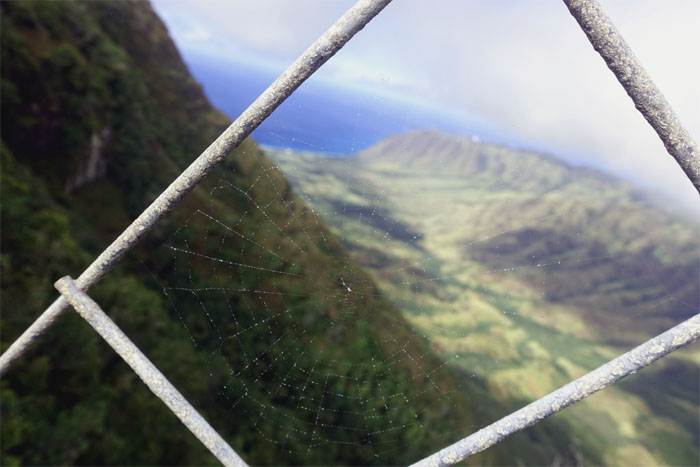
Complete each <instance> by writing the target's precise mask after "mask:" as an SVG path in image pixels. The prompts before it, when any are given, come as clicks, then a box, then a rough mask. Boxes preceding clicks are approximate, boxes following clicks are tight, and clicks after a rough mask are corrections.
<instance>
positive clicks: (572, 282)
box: [266, 131, 700, 465]
mask: <svg viewBox="0 0 700 467" xmlns="http://www.w3.org/2000/svg"><path fill="white" fill-rule="evenodd" d="M266 152H267V153H268V155H269V156H271V157H272V158H273V159H274V160H275V161H276V162H277V163H278V164H279V166H280V168H281V169H282V171H283V172H284V173H285V174H287V176H288V178H289V179H290V181H291V182H292V184H293V186H294V187H295V188H296V189H297V191H298V192H299V193H300V194H301V196H302V197H303V198H304V199H305V200H306V201H307V202H308V203H310V204H311V205H312V206H313V207H314V209H316V210H317V211H318V212H319V214H320V215H321V217H322V218H323V219H324V220H325V221H326V222H327V223H328V224H329V225H330V226H331V227H332V230H333V231H334V232H335V233H336V234H337V235H339V236H341V238H342V241H343V243H344V244H345V245H346V247H347V248H348V249H349V250H350V252H351V253H352V256H353V257H354V258H355V259H356V260H357V261H358V262H359V263H360V264H363V265H364V266H366V267H367V268H368V269H369V270H370V272H371V275H372V277H373V278H374V279H375V280H376V281H377V284H378V286H379V289H380V290H381V291H382V292H383V293H385V294H386V295H387V297H389V298H390V299H391V300H392V301H393V302H394V303H395V304H396V305H397V306H398V307H399V308H400V309H401V311H402V312H403V314H404V316H406V318H407V319H408V320H409V321H410V322H411V323H412V324H413V325H414V326H416V328H417V329H419V330H420V331H422V332H423V333H425V335H426V336H428V337H429V338H430V339H431V342H432V346H433V348H434V349H435V350H436V351H438V352H439V353H440V354H441V355H443V358H445V360H446V361H448V362H449V364H450V365H452V366H454V367H456V368H461V369H462V370H463V371H465V372H466V373H468V374H472V375H474V377H479V378H484V379H485V380H486V382H487V384H488V386H489V388H490V389H491V394H492V395H494V396H496V397H497V398H498V399H500V400H501V401H503V402H505V403H512V405H513V406H514V407H515V406H517V405H518V404H519V403H520V402H521V401H522V400H532V399H534V398H537V397H541V396H542V395H544V394H546V393H547V392H549V391H551V390H553V389H555V388H556V387H558V386H560V385H562V384H564V383H566V382H567V381H569V380H571V379H572V378H576V377H578V376H581V375H582V374H584V373H585V372H587V371H589V370H590V369H593V368H595V367H596V366H598V365H600V364H602V363H604V362H605V361H606V360H608V359H610V358H612V357H615V356H617V355H619V354H620V353H622V352H623V351H625V350H626V349H629V348H630V347H632V346H634V345H636V344H638V343H641V342H642V341H644V340H646V339H648V338H649V337H651V336H653V335H655V334H656V333H658V332H660V331H662V330H664V329H666V328H668V327H670V326H672V325H673V324H675V323H677V322H679V321H681V320H683V319H686V318H688V317H690V316H692V315H693V314H695V313H697V312H698V309H699V308H700V304H699V303H698V301H699V300H700V290H699V289H700V280H699V279H700V277H699V276H698V274H699V273H698V271H699V270H700V269H699V265H700V258H699V255H700V245H699V242H700V238H699V237H698V226H697V224H692V223H691V222H692V221H695V220H694V219H690V220H684V219H682V218H680V217H677V215H675V214H669V213H667V212H666V211H664V210H663V209H661V208H660V207H659V206H658V205H657V204H656V203H655V202H654V201H653V200H652V199H651V198H650V197H649V196H648V195H646V194H644V193H642V192H640V191H639V190H637V189H635V188H633V187H632V186H630V185H628V184H625V183H623V182H621V181H618V180H615V179H613V178H611V177H609V176H606V175H604V174H601V173H598V172H596V171H593V170H590V169H585V168H574V167H570V166H568V165H566V164H565V163H563V162H561V161H558V160H556V159H553V158H551V157H548V156H543V155H540V154H533V153H528V152H525V151H517V150H513V149H509V148H506V147H501V146H497V145H491V144H484V143H479V142H477V141H473V140H470V139H467V138H459V137H455V136H451V135H446V134H442V133H437V132H429V131H425V132H412V133H408V134H405V135H398V136H395V137H391V138H388V139H387V140H385V141H383V142H381V143H379V144H377V145H376V146H374V147H372V148H370V149H368V150H366V151H364V152H363V153H360V154H359V155H357V156H355V157H350V158H325V157H322V156H318V155H313V154H299V153H291V152H286V151H277V150H267V151H266ZM697 351H698V347H697V345H696V346H695V347H694V349H692V350H688V351H685V352H680V353H678V354H676V355H673V356H671V357H668V358H667V359H665V360H664V361H662V362H659V363H658V364H656V365H654V366H652V367H651V368H648V369H646V370H645V371H644V372H643V373H642V374H640V375H635V376H633V377H631V378H630V379H628V380H627V381H626V382H624V383H623V384H621V385H619V386H616V387H614V388H612V389H609V390H606V391H604V392H603V393H601V394H598V395H596V396H593V397H592V398H590V399H589V400H587V401H584V402H583V403H582V404H579V405H577V406H575V407H573V408H571V409H567V411H566V412H564V413H562V414H560V415H558V416H557V417H556V418H557V420H560V421H565V422H566V423H568V424H569V427H570V430H571V431H570V434H571V435H572V436H573V437H574V438H575V439H577V441H578V443H579V445H580V446H581V447H580V449H581V452H582V453H583V455H584V459H586V458H587V457H586V456H589V455H591V454H592V453H597V455H599V456H600V459H601V461H602V462H605V463H609V464H617V465H632V464H634V465H658V464H670V465H692V464H694V463H695V462H696V461H697V458H698V454H699V432H700V425H699V423H698V420H697V416H696V415H697V413H698V409H699V401H698V394H699V393H700V387H699V386H698V381H699V377H700V365H699V364H700V360H698V358H697V355H698V352H697ZM466 390H468V387H467V388H466ZM587 462H591V461H590V458H588V460H587Z"/></svg>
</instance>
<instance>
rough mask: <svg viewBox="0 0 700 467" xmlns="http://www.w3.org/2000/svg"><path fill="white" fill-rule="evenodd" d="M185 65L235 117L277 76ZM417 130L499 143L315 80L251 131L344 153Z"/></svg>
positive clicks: (193, 60)
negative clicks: (388, 137)
mask: <svg viewBox="0 0 700 467" xmlns="http://www.w3.org/2000/svg"><path fill="white" fill-rule="evenodd" d="M185 61H186V63H187V65H188V66H189V68H190V71H191V73H192V74H193V75H194V77H195V78H196V79H197V81H199V82H200V83H201V84H202V86H203V88H204V92H205V94H206V96H207V97H208V98H209V100H210V101H211V102H212V104H213V105H214V106H215V107H217V108H218V109H220V110H221V111H222V112H224V113H225V114H226V115H227V116H228V117H229V118H231V119H235V118H236V117H238V115H240V113H241V112H243V110H245V108H246V107H247V106H248V105H250V104H251V103H252V102H253V101H254V100H255V98H256V97H257V96H258V95H259V94H260V93H261V92H263V91H264V90H265V89H266V88H267V86H268V85H269V84H270V83H272V82H273V81H274V80H275V79H276V78H277V73H275V72H274V71H270V70H266V69H263V68H260V67H255V66H252V65H249V64H242V63H238V64H235V65H234V64H231V63H221V62H217V61H215V60H212V59H210V58H206V57H203V56H198V55H194V54H187V53H186V54H185ZM414 129H439V130H443V131H447V132H450V133H455V134H463V135H469V136H473V135H477V136H479V137H482V138H484V137H485V138H486V139H489V140H492V141H493V140H499V139H501V138H498V137H497V135H496V134H495V132H493V131H490V130H489V129H487V128H485V126H484V125H477V124H475V123H474V122H470V121H467V119H466V118H460V117H459V116H455V114H450V113H448V112H442V111H440V110H438V109H436V108H428V107H426V106H420V105H416V104H412V103H411V104H409V103H408V102H406V101H402V100H399V99H397V98H390V97H386V96H383V95H381V94H378V93H369V92H361V91H358V90H354V89H352V90H351V89H348V88H344V87H342V86H338V85H333V84H329V83H328V82H323V81H321V80H315V79H314V77H312V78H311V79H310V80H309V81H307V82H306V83H304V84H303V85H302V86H301V87H300V88H299V90H297V91H296V92H295V93H294V94H292V96H290V97H289V98H288V99H287V100H286V101H285V102H284V103H283V104H282V105H281V106H280V107H279V108H278V109H277V110H276V111H275V112H274V113H273V114H272V115H271V116H270V117H269V118H268V119H267V120H265V121H264V122H263V123H262V125H260V127H259V128H258V129H256V130H255V132H253V138H254V139H255V140H256V141H258V142H260V143H262V144H264V145H268V146H274V147H284V148H290V149H294V150H302V151H311V152H322V153H325V154H331V155H346V154H352V153H354V152H357V151H360V150H362V149H365V148H367V147H369V146H371V145H373V144H375V143H377V142H379V141H380V140H382V139H384V138H385V137H387V136H389V135H391V134H399V133H405V132H407V131H410V130H414Z"/></svg>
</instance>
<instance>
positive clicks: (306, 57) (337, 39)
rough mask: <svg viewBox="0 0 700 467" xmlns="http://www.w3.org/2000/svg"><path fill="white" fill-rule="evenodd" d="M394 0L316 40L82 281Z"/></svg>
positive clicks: (364, 2)
mask: <svg viewBox="0 0 700 467" xmlns="http://www.w3.org/2000/svg"><path fill="white" fill-rule="evenodd" d="M390 2H391V0H360V1H358V2H357V3H356V4H355V5H354V6H353V7H352V8H350V9H349V10H348V11H347V12H346V13H345V14H344V15H343V16H342V17H341V18H340V19H339V20H338V21H337V22H336V23H335V24H333V26H331V27H330V28H329V29H328V30H327V31H326V32H325V33H324V34H323V35H322V36H321V37H320V38H318V39H317V40H316V42H314V43H313V44H312V45H311V46H310V47H309V48H308V49H306V51H305V52H304V53H303V54H302V55H301V56H300V57H299V58H298V59H297V60H296V61H295V62H294V63H292V65H290V66H289V68H287V69H286V70H285V71H284V73H282V75H280V77H279V78H277V80H276V81H275V82H274V83H272V84H271V85H270V87H268V88H267V89H266V90H265V92H263V93H262V94H261V95H260V96H259V97H258V98H257V99H256V100H255V102H253V103H252V104H251V105H250V107H248V108H247V109H246V110H245V111H244V112H243V113H242V114H241V115H240V116H239V117H238V118H237V119H236V121H235V122H233V123H232V124H231V126H229V127H228V128H227V129H226V130H225V131H224V132H223V133H222V134H221V135H220V136H219V137H218V138H217V139H216V140H215V141H214V142H213V143H212V144H211V145H210V146H209V147H208V148H207V149H206V150H205V151H204V152H203V153H202V154H201V155H200V156H199V157H198V158H197V159H196V160H195V161H194V162H193V163H192V164H191V165H190V166H189V167H188V168H187V169H186V170H185V171H184V172H182V174H180V176H178V177H177V178H176V179H175V181H174V182H172V184H171V185H170V186H169V187H168V188H167V189H166V190H165V191H163V193H161V194H160V196H158V198H157V199H156V200H155V201H153V203H152V204H151V205H150V206H148V208H146V210H144V211H143V213H141V215H140V216H139V217H138V218H136V220H135V221H134V222H132V223H131V225H130V226H129V227H127V228H126V230H124V232H122V233H121V235H119V237H117V239H116V240H114V242H112V244H111V245H109V247H107V249H105V250H104V251H103V252H102V253H101V254H100V255H99V256H98V257H97V259H95V260H94V261H93V262H92V264H90V266H88V268H87V269H86V270H85V271H84V272H83V273H82V274H81V275H80V277H78V280H77V281H76V282H77V284H78V287H79V288H80V289H81V290H87V289H89V288H90V287H92V286H93V285H95V284H96V283H97V282H99V280H100V279H102V277H103V276H104V275H105V274H106V273H107V272H108V271H109V270H110V269H112V267H113V266H114V264H115V263H116V262H117V261H119V259H121V257H122V256H124V255H125V254H126V252H127V251H129V250H130V249H131V248H132V247H133V246H134V245H135V244H136V242H138V241H139V240H140V239H141V237H143V236H144V235H145V234H146V232H148V231H149V230H151V228H153V226H154V225H155V224H156V223H157V222H158V221H159V220H160V219H161V218H162V217H163V216H164V215H165V214H166V213H168V212H169V211H170V210H171V209H172V208H173V206H174V205H175V204H176V203H177V202H178V201H180V200H181V199H182V198H183V197H184V196H185V195H186V194H187V193H189V192H190V191H191V190H192V189H193V188H194V187H195V186H196V185H197V184H198V183H199V182H201V181H202V180H203V179H204V177H206V176H207V174H208V173H209V172H210V171H211V170H212V169H213V168H214V167H216V166H217V165H218V164H220V163H221V162H222V161H223V160H224V158H225V157H226V156H227V155H228V154H229V153H230V152H231V151H232V150H234V149H235V148H237V147H238V146H239V145H240V144H241V143H242V142H243V140H244V139H245V138H247V137H248V136H249V135H250V134H251V132H252V131H253V130H255V129H256V128H257V127H258V125H260V124H261V123H262V122H263V120H265V119H266V118H267V117H268V116H269V115H270V114H271V113H272V112H273V111H274V110H275V109H276V108H277V107H278V106H279V105H280V104H281V103H282V102H284V100H285V99H286V98H287V97H289V96H290V95H291V94H292V93H293V92H294V91H295V90H296V89H297V88H298V87H299V86H300V85H301V84H302V83H303V82H304V81H306V79H307V78H308V77H309V76H311V75H312V74H313V73H314V72H315V71H316V70H318V69H319V68H320V67H321V66H322V65H323V64H324V63H326V62H327V61H328V59H330V58H331V57H332V56H333V55H335V53H336V52H338V50H340V49H341V48H342V47H343V46H344V45H345V44H346V43H347V42H348V41H349V40H350V39H351V38H352V37H353V36H354V35H355V34H357V33H358V32H359V31H360V30H361V29H362V28H364V27H365V26H366V25H367V23H369V22H370V20H372V18H374V17H375V16H377V15H378V14H379V12H380V11H382V9H384V7H386V6H387V5H388V4H389V3H390ZM67 308H68V302H67V301H66V299H65V298H64V297H59V298H58V299H57V300H56V301H55V302H53V303H52V304H51V306H49V307H48V308H47V309H46V310H45V311H44V313H43V314H42V315H41V316H40V317H39V318H38V319H37V320H36V321H35V322H34V323H32V325H31V326H30V327H29V328H28V329H27V330H26V331H25V332H24V333H23V334H22V335H21V336H20V337H19V338H18V339H17V340H15V341H14V342H13V343H12V345H11V346H10V347H9V348H8V349H7V350H6V351H5V353H3V354H2V356H0V376H2V375H3V374H4V373H5V372H6V371H7V370H8V369H9V367H10V366H11V365H12V363H13V362H14V361H15V360H17V358H19V357H20V356H21V355H22V354H23V353H24V352H26V350H27V349H28V348H29V347H30V346H31V345H32V343H33V342H34V341H36V339H37V338H38V337H39V336H41V335H42V334H43V333H44V332H45V331H46V330H47V329H48V328H49V327H51V325H52V324H53V323H54V321H55V320H56V319H57V318H58V317H59V316H60V315H61V314H62V313H63V312H64V311H65V310H66V309H67Z"/></svg>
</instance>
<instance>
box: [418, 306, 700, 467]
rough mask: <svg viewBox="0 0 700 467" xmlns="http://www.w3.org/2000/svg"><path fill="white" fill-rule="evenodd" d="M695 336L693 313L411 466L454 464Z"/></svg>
mask: <svg viewBox="0 0 700 467" xmlns="http://www.w3.org/2000/svg"><path fill="white" fill-rule="evenodd" d="M699 337H700V314H697V315H695V316H693V317H692V318H690V319H688V320H686V321H684V322H682V323H681V324H679V325H677V326H675V327H673V328H671V329H669V330H668V331H666V332H664V333H663V334H659V335H658V336H656V337H654V338H652V339H649V340H648V341H646V342H645V343H643V344H642V345H640V346H638V347H635V348H634V349H632V350H630V351H629V352H627V353H625V354H622V355H620V356H619V357H617V358H615V359H614V360H610V361H609V362H608V363H606V364H605V365H603V366H600V367H598V368H597V369H595V370H593V371H591V372H590V373H588V374H586V375H584V376H582V377H580V378H579V379H577V380H575V381H572V382H571V383H569V384H567V385H565V386H562V387H561V388H559V389H557V390H556V391H554V392H551V393H549V394H547V395H546V396H544V397H542V398H541V399H538V400H536V401H535V402H533V403H531V404H529V405H526V406H525V407H523V408H522V409H520V410H518V411H516V412H513V413H512V414H510V415H507V416H505V417H503V418H502V419H500V420H498V421H497V422H495V423H492V424H491V425H489V426H487V427H486V428H482V429H481V430H479V431H477V432H476V433H473V434H471V435H469V436H467V437H466V438H464V439H462V440H461V441H457V442H456V443H454V444H452V445H450V446H448V447H446V448H444V449H442V450H441V451H438V452H436V453H435V454H433V455H431V456H429V457H426V458H425V459H423V460H421V461H419V462H417V463H415V464H413V465H414V466H420V467H427V466H445V465H452V464H455V463H457V462H459V461H461V460H463V459H466V458H467V457H469V456H471V455H472V454H476V453H477V452H481V451H483V450H484V449H486V448H488V447H490V446H493V445H494V444H496V443H498V442H500V441H502V440H503V439H505V438H507V437H508V436H510V435H512V434H513V433H516V432H518V431H520V430H523V429H525V428H527V427H529V426H532V425H534V424H536V423H538V422H539V421H540V420H543V419H544V418H546V417H549V416H550V415H552V414H554V413H556V412H559V411H560V410H563V409H565V408H566V407H568V406H570V405H572V404H574V403H576V402H578V401H580V400H581V399H584V398H586V397H588V396H590V395H591V394H593V393H595V392H598V391H600V390H601V389H603V388H605V387H607V386H610V385H611V384H613V383H616V382H617V381H619V380H621V379H622V378H624V377H625V376H628V375H630V374H632V373H635V372H636V371H638V370H639V369H641V368H644V367H645V366H647V365H649V364H651V363H652V362H655V361H656V360H658V359H660V358H661V357H663V356H665V355H668V354H669V353H671V352H673V351H674V350H676V349H678V348H680V347H683V346H684V345H687V344H690V343H691V342H693V341H695V340H696V339H698V338H699Z"/></svg>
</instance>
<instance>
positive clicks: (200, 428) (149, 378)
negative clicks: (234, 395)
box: [54, 276, 247, 467]
mask: <svg viewBox="0 0 700 467" xmlns="http://www.w3.org/2000/svg"><path fill="white" fill-rule="evenodd" d="M54 285H55V286H56V289H58V291H59V292H61V296H63V297H65V298H66V300H67V301H68V303H70V304H71V305H72V306H73V308H75V311H77V312H78V313H79V314H80V316H82V317H83V318H85V321H87V322H88V323H90V326H92V327H93V328H94V329H95V331H97V332H98V334H99V335H100V336H102V338H103V339H104V340H105V341H106V342H107V343H108V344H109V345H110V347H112V348H113V349H114V350H115V351H116V352H117V353H118V354H119V356H120V357H122V358H123V359H124V361H125V362H126V363H127V364H128V365H129V366H130V367H131V369H132V370H134V372H135V373H136V374H137V375H138V376H139V378H141V379H142V380H143V382H144V383H146V385H147V386H148V387H149V388H150V390H151V391H153V394H155V395H156V396H158V398H159V399H160V400H162V401H163V402H164V403H165V405H167V406H168V408H169V409H170V411H171V412H172V413H174V414H175V415H176V416H177V418H179V419H180V421H181V422H182V423H183V424H184V425H185V426H186V427H187V428H188V429H189V430H190V431H191V432H192V433H193V434H194V435H195V436H196V437H197V438H198V439H199V441H201V442H202V444H203V445H204V446H206V448H207V449H209V451H211V453H212V454H214V456H216V458H217V459H219V461H221V463H222V464H224V465H225V466H226V467H234V466H235V467H239V466H241V467H242V466H246V467H247V464H246V463H245V462H244V461H243V459H241V458H240V457H239V456H238V454H236V452H235V451H234V450H233V449H232V448H231V446H229V445H228V443H226V441H224V440H223V438H222V437H221V436H219V434H218V433H217V432H216V430H214V428H212V427H211V425H209V423H207V421H206V420H204V418H202V416H201V415H200V414H199V412H197V410H196V409H195V408H194V407H192V405H190V403H189V402H187V399H185V398H184V397H183V395H182V394H180V392H179V391H178V390H177V389H176V388H175V386H173V385H172V384H171V383H170V381H168V379H167V378H166V377H165V376H164V375H163V373H161V372H160V371H159V370H158V368H156V367H155V365H153V363H151V361H150V360H149V359H148V357H146V356H145V355H144V354H143V353H142V352H141V351H140V350H139V348H138V347H136V345H135V344H134V343H133V342H131V340H130V339H129V338H128V337H127V336H126V334H124V333H123V332H122V330H121V329H119V326H117V325H116V324H115V323H114V321H112V320H111V319H109V316H107V314H106V313H105V312H104V311H102V308H100V306H99V305H98V304H97V303H95V301H94V300H93V299H92V298H90V297H89V296H87V295H86V294H85V292H83V291H82V290H80V289H79V288H78V286H77V284H76V283H75V282H74V281H73V279H71V278H70V277H68V276H66V277H63V278H61V279H59V280H58V281H56V283H55V284H54Z"/></svg>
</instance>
